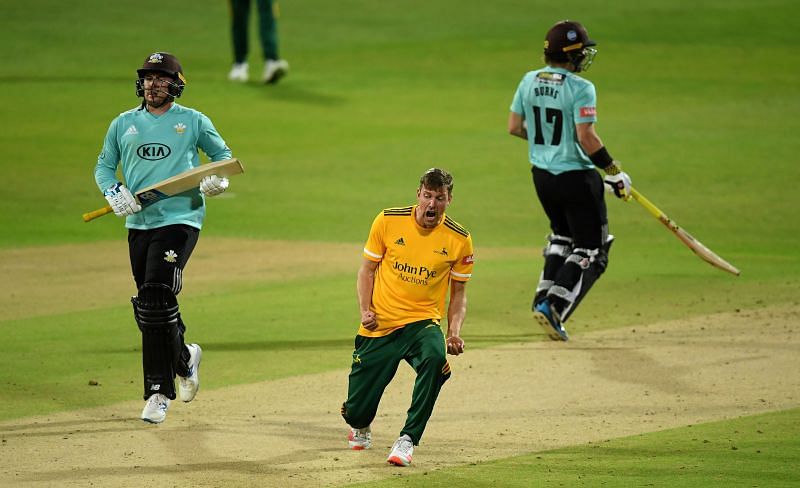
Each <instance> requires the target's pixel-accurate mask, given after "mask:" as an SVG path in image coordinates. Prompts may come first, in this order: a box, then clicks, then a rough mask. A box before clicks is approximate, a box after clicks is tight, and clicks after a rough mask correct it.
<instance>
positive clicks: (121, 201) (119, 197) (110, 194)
mask: <svg viewBox="0 0 800 488" xmlns="http://www.w3.org/2000/svg"><path fill="white" fill-rule="evenodd" d="M103 196H104V197H106V200H108V204H109V205H111V208H112V209H113V210H114V214H115V215H116V216H117V217H127V216H128V215H133V214H135V213H136V212H138V211H140V210H141V209H142V206H141V205H139V202H137V201H136V199H135V198H134V197H133V195H132V194H131V191H130V190H128V189H127V188H126V187H125V185H123V184H122V183H115V184H113V185H111V186H110V187H108V188H107V189H106V191H104V192H103Z"/></svg>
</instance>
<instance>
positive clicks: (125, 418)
mask: <svg viewBox="0 0 800 488" xmlns="http://www.w3.org/2000/svg"><path fill="white" fill-rule="evenodd" d="M798 332H800V308H798V307H796V306H784V307H772V308H767V309H760V310H751V311H743V312H739V313H724V314H716V315H710V316H703V317H697V318H693V319H691V320H687V321H670V322H663V323H656V324H651V325H648V326H642V327H636V328H625V329H618V330H612V331H601V332H596V333H587V334H583V335H577V336H576V337H574V338H573V340H572V341H571V342H569V343H567V344H564V343H552V342H540V343H528V344H517V345H507V346H501V347H494V348H490V349H484V350H479V351H469V352H468V353H467V354H465V355H463V356H461V357H458V358H453V359H452V360H451V363H452V366H453V370H454V374H453V378H452V379H451V381H450V382H448V384H446V385H445V387H444V388H443V390H442V394H441V397H440V401H439V403H438V405H437V408H436V411H435V412H434V415H433V418H432V420H431V422H430V424H429V426H428V430H427V431H426V434H425V438H424V439H423V443H422V445H421V446H419V447H418V448H417V450H416V452H415V455H414V464H413V465H412V466H411V467H409V468H394V467H389V466H388V465H386V464H385V457H386V455H387V453H388V449H389V447H390V445H391V443H392V442H393V441H394V439H395V437H396V436H397V433H398V431H399V429H400V428H401V426H402V423H403V420H404V417H405V410H406V409H407V407H408V403H409V399H410V394H411V386H412V382H413V376H412V373H411V371H410V368H408V367H406V366H404V367H402V368H401V371H400V372H399V373H398V376H397V378H396V379H395V381H394V382H393V383H392V384H391V385H390V387H389V389H388V390H387V392H386V396H385V397H384V400H383V402H382V405H381V408H380V410H379V417H378V418H377V419H376V421H375V422H374V424H373V432H374V434H373V435H374V438H373V440H374V447H373V449H372V450H369V451H362V452H355V451H349V450H347V449H346V439H345V435H346V427H345V425H344V423H343V422H342V420H341V418H340V417H339V415H338V407H339V405H340V404H341V402H342V400H343V399H344V395H345V392H346V384H347V371H345V370H342V371H334V372H329V373H324V374H316V375H310V376H303V377H297V378H288V379H283V380H279V381H269V382H263V383H257V384H251V385H245V386H237V387H231V388H225V389H220V390H215V391H201V392H200V394H199V395H198V398H197V399H196V400H195V401H194V402H193V403H191V404H188V405H187V404H181V403H173V406H172V407H171V409H170V413H169V418H168V420H167V422H165V423H164V424H162V425H160V426H151V425H146V424H143V423H142V422H141V421H139V420H137V415H138V413H139V410H140V408H141V406H142V405H141V402H138V401H137V402H125V403H121V404H116V405H112V406H109V407H103V408H95V409H90V410H81V411H75V412H67V413H60V414H55V415H48V416H43V417H37V418H27V419H22V420H18V421H14V422H5V423H2V424H0V438H2V443H1V444H0V485H3V486H34V485H35V486H41V485H53V486H55V485H57V486H86V485H89V484H92V485H94V486H147V485H149V484H153V485H158V486H298V487H300V486H333V485H342V484H347V483H351V482H356V481H368V480H374V479H380V478H387V477H391V476H398V475H399V476H405V475H407V474H412V473H421V472H425V471H428V470H433V469H441V468H445V467H448V466H454V465H463V464H466V463H472V462H478V461H486V460H491V459H498V458H504V457H508V456H514V455H518V454H523V453H529V452H536V451H541V450H547V449H553V448H557V447H562V446H569V445H579V444H585V443H587V442H594V441H601V440H604V439H609V438H614V437H620V436H627V435H632V434H637V433H643V432H651V431H656V430H662V429H667V428H670V427H680V426H686V425H689V424H697V423H702V422H708V421H713V420H719V419H726V418H733V417H737V416H742V415H750V414H755V413H759V412H764V411H771V410H782V409H788V408H795V407H798V406H800V396H799V395H798V391H800V369H798V368H797V367H796V365H797V353H798V348H799V346H800V334H799V333H798ZM211 353H212V354H213V352H211ZM774 372H779V374H774Z"/></svg>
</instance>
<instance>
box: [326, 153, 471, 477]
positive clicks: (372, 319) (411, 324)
mask: <svg viewBox="0 0 800 488" xmlns="http://www.w3.org/2000/svg"><path fill="white" fill-rule="evenodd" d="M452 199H453V177H452V176H451V175H450V174H449V173H447V172H446V171H444V170H442V169H438V168H432V169H429V170H428V171H426V172H425V174H423V175H422V177H421V178H420V181H419V187H418V188H417V204H416V205H412V206H408V207H398V208H388V209H385V210H383V211H382V212H380V213H379V214H378V216H377V217H375V220H374V221H373V223H372V228H371V229H370V232H369V238H368V239H367V243H366V245H365V246H364V252H363V259H362V263H361V267H360V268H359V270H358V278H357V286H356V289H357V294H358V305H359V309H360V312H361V323H360V325H359V328H358V335H357V336H356V338H355V350H354V351H353V362H352V369H351V371H350V376H349V385H348V396H347V401H345V402H344V404H343V405H342V417H344V420H345V421H346V422H347V423H348V424H349V425H350V427H351V428H350V434H349V437H348V443H349V447H350V448H351V449H355V450H361V449H369V448H370V447H371V445H372V430H371V424H372V421H373V419H374V418H375V414H376V412H377V410H378V403H379V402H380V400H381V396H382V395H383V391H384V389H385V388H386V386H387V385H388V384H389V382H391V381H392V378H393V377H394V375H395V373H396V372H397V368H398V366H399V365H400V361H406V362H407V363H408V364H409V365H410V366H411V367H412V368H414V371H415V372H416V373H417V377H416V381H415V383H414V392H413V395H412V398H411V407H410V408H409V409H408V416H407V419H406V423H405V426H404V427H403V429H402V430H401V431H400V437H399V438H398V439H397V441H395V443H394V445H393V446H392V449H391V452H390V453H389V457H388V459H387V461H388V462H389V463H390V464H394V465H397V466H408V465H409V464H410V463H411V457H412V454H413V452H414V446H415V445H418V444H419V442H420V439H421V438H422V433H423V432H424V430H425V426H426V424H427V423H428V419H430V416H431V414H432V413H433V406H434V404H435V403H436V398H437V397H438V395H439V391H440V389H441V387H442V385H443V384H444V382H445V381H447V379H448V378H449V377H450V365H449V364H448V362H447V358H446V354H445V351H446V352H447V353H449V354H453V355H458V354H461V353H462V352H464V341H463V340H462V339H461V337H460V335H461V327H462V325H463V323H464V317H465V316H466V313H467V295H466V284H467V281H469V279H470V277H471V276H472V266H473V251H472V237H471V236H470V233H469V232H467V231H466V230H465V229H464V227H462V226H461V225H460V224H458V223H457V222H455V221H454V220H452V219H451V218H450V217H449V216H448V215H446V214H445V210H446V209H447V207H448V206H449V205H450V203H451V202H452ZM448 289H449V291H450V303H449V306H448V307H447V337H446V339H445V336H443V334H442V330H441V328H440V321H441V319H442V318H443V315H444V308H445V302H446V298H447V292H448Z"/></svg>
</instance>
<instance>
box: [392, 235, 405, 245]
mask: <svg viewBox="0 0 800 488" xmlns="http://www.w3.org/2000/svg"><path fill="white" fill-rule="evenodd" d="M394 243H395V244H397V245H398V246H405V245H406V241H404V240H403V238H402V237H401V238H400V239H397V240H396V241H394Z"/></svg>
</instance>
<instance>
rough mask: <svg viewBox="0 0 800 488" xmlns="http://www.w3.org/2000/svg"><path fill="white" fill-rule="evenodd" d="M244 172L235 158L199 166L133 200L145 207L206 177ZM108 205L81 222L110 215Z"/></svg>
mask: <svg viewBox="0 0 800 488" xmlns="http://www.w3.org/2000/svg"><path fill="white" fill-rule="evenodd" d="M243 172H244V167H243V166H242V163H241V161H239V160H238V159H236V158H232V159H225V160H223V161H217V162H214V163H206V164H201V165H200V166H197V167H195V168H192V169H190V170H188V171H184V172H183V173H180V174H177V175H175V176H172V177H170V178H167V179H165V180H162V181H159V182H158V183H156V184H155V185H151V186H148V187H146V188H143V189H141V190H139V191H137V192H136V195H135V198H136V200H137V201H138V202H139V203H140V204H141V205H142V207H146V206H147V205H151V204H153V203H155V202H158V201H161V200H163V199H165V198H169V197H171V196H174V195H177V194H179V193H183V192H185V191H187V190H191V189H192V188H196V187H197V186H199V185H200V181H201V180H202V179H203V178H205V177H206V176H210V175H217V176H219V177H228V176H233V175H237V174H240V173H243ZM112 212H113V209H112V208H111V206H110V205H106V206H105V207H103V208H99V209H97V210H93V211H91V212H86V213H85V214H83V221H84V222H89V221H91V220H94V219H96V218H98V217H102V216H103V215H106V214H108V213H112Z"/></svg>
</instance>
